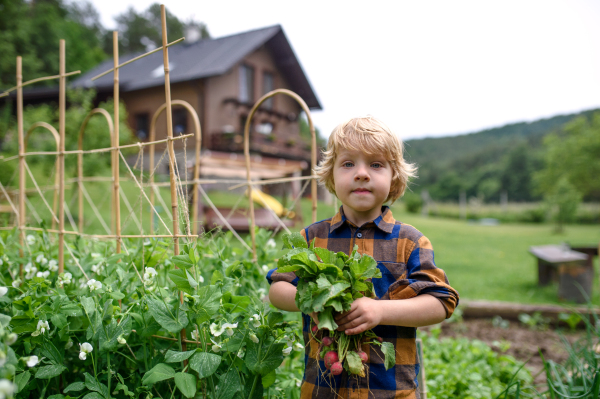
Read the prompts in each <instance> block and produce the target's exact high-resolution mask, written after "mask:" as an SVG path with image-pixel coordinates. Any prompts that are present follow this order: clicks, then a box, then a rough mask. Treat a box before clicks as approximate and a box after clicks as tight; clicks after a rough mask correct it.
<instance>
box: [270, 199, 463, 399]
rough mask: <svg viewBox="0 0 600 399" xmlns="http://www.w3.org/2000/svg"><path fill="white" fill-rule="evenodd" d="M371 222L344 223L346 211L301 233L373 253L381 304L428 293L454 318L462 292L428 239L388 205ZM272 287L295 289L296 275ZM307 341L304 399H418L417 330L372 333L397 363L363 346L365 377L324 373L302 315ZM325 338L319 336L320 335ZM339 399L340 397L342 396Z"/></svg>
mask: <svg viewBox="0 0 600 399" xmlns="http://www.w3.org/2000/svg"><path fill="white" fill-rule="evenodd" d="M382 210H383V213H382V215H381V216H379V217H378V218H377V219H375V220H373V221H372V222H368V223H365V224H364V225H362V226H360V227H358V226H356V225H354V224H353V223H352V222H350V221H349V220H348V219H346V217H345V215H344V212H343V209H342V208H340V211H339V212H338V213H337V214H336V215H335V216H334V217H333V218H331V219H327V220H323V221H320V222H317V223H314V224H312V225H310V226H308V227H307V228H305V229H303V230H302V235H303V236H304V237H305V238H306V239H307V242H308V243H310V242H311V241H313V240H314V241H315V246H316V247H322V248H327V249H328V250H330V251H334V252H339V251H342V252H345V253H346V254H350V253H351V252H352V248H353V247H354V245H358V252H359V253H361V254H365V253H366V254H369V255H371V256H372V257H373V258H375V260H376V261H377V267H378V268H379V270H381V274H382V277H381V278H379V279H373V285H374V290H375V294H376V296H377V299H378V300H388V299H408V298H413V297H415V296H417V295H421V294H429V295H432V296H434V297H436V298H438V299H439V300H440V302H441V303H442V305H444V308H445V309H446V317H447V318H448V317H450V316H451V315H452V312H453V311H454V309H455V307H456V306H457V305H458V292H456V290H454V289H453V288H452V287H450V285H449V284H448V279H447V278H446V274H445V273H444V271H443V270H441V269H439V268H437V267H436V266H435V264H434V262H433V249H432V247H431V243H430V242H429V240H428V239H427V238H426V237H425V236H424V235H423V234H421V233H420V232H419V231H418V230H417V229H415V228H414V227H412V226H410V225H407V224H404V223H401V222H398V221H396V220H395V219H394V217H393V216H392V212H391V211H390V209H389V208H388V207H383V209H382ZM267 279H268V280H269V283H270V284H271V283H273V282H274V281H286V282H288V283H291V284H294V285H297V282H298V277H297V276H296V275H295V274H294V273H293V272H292V273H277V272H276V271H275V269H274V270H271V271H269V273H268V274H267ZM302 322H303V323H302V324H303V329H302V330H303V336H304V343H305V348H306V349H305V357H304V360H305V370H304V378H303V381H302V388H301V394H300V397H301V399H309V398H314V399H324V398H356V399H359V398H360V399H363V398H420V395H419V392H418V389H417V374H418V373H419V362H418V359H417V350H416V343H415V338H416V335H417V329H416V328H414V327H397V326H388V325H379V326H377V327H375V328H373V332H374V333H375V334H377V335H378V336H379V337H381V338H383V340H384V341H388V342H391V343H393V344H394V348H395V349H396V364H395V366H394V367H392V368H390V369H389V370H386V369H385V366H384V364H383V359H384V355H383V353H382V352H381V350H380V349H379V347H378V346H371V345H363V348H362V350H363V351H365V352H366V353H367V355H368V356H369V361H368V363H367V366H368V367H367V370H368V372H367V376H366V377H359V376H350V375H348V373H347V372H346V370H344V371H343V372H342V374H340V375H339V376H335V377H334V376H332V375H331V374H329V373H326V374H324V372H325V371H326V369H325V365H324V363H323V360H322V359H319V344H318V342H316V341H315V340H314V339H311V335H310V333H309V328H310V316H308V315H306V314H303V315H302ZM319 334H321V331H319ZM319 338H321V337H319ZM338 395H339V396H338Z"/></svg>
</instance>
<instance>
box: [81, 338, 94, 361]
mask: <svg viewBox="0 0 600 399" xmlns="http://www.w3.org/2000/svg"><path fill="white" fill-rule="evenodd" d="M93 350H94V348H93V347H92V345H90V344H89V343H88V342H84V343H83V344H79V358H80V359H81V360H85V359H86V357H87V354H88V353H92V351H93Z"/></svg>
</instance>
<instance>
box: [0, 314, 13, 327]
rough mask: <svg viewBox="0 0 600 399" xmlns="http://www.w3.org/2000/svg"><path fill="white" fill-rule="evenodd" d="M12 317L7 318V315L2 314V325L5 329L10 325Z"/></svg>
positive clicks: (0, 323)
mask: <svg viewBox="0 0 600 399" xmlns="http://www.w3.org/2000/svg"><path fill="white" fill-rule="evenodd" d="M10 319H11V317H10V316H7V315H5V314H0V325H1V326H2V327H4V328H6V327H8V325H9V324H10Z"/></svg>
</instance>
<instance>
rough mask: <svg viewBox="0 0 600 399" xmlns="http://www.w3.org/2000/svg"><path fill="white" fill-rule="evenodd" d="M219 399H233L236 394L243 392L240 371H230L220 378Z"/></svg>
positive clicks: (233, 369)
mask: <svg viewBox="0 0 600 399" xmlns="http://www.w3.org/2000/svg"><path fill="white" fill-rule="evenodd" d="M218 386H219V389H218V391H217V399H233V397H234V396H235V394H236V393H237V392H239V391H241V390H242V386H241V382H240V376H239V374H238V370H236V369H235V368H232V369H230V370H229V371H228V372H227V373H225V374H223V375H222V376H221V377H220V378H219V385H218Z"/></svg>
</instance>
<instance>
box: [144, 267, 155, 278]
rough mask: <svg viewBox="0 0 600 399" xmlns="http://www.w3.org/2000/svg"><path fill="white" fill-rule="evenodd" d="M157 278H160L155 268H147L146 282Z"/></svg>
mask: <svg viewBox="0 0 600 399" xmlns="http://www.w3.org/2000/svg"><path fill="white" fill-rule="evenodd" d="M156 276H158V272H157V271H156V269H155V268H153V267H147V268H146V273H144V280H148V279H153V278H154V277H156Z"/></svg>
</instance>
